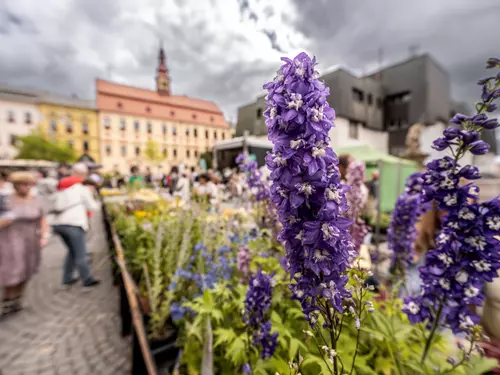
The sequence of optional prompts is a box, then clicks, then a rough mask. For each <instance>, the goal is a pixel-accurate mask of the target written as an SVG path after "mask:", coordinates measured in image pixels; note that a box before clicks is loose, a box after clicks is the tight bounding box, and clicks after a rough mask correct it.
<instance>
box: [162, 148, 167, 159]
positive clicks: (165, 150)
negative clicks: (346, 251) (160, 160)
mask: <svg viewBox="0 0 500 375" xmlns="http://www.w3.org/2000/svg"><path fill="white" fill-rule="evenodd" d="M163 157H164V158H166V157H167V149H166V148H164V149H163Z"/></svg>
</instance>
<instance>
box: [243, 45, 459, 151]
mask: <svg viewBox="0 0 500 375" xmlns="http://www.w3.org/2000/svg"><path fill="white" fill-rule="evenodd" d="M321 78H322V79H323V80H324V81H325V83H326V85H327V86H328V87H329V88H330V96H329V99H328V101H329V103H330V105H331V106H332V107H333V108H335V111H336V113H337V116H338V117H343V118H345V119H347V120H349V124H351V123H353V124H357V125H356V126H359V125H360V126H362V127H366V128H368V129H371V130H376V131H381V132H388V133H389V137H388V139H389V141H388V142H389V145H388V150H389V152H390V153H391V154H394V155H400V154H401V153H402V152H403V151H404V148H405V139H406V134H407V131H408V128H409V127H410V125H412V124H414V123H416V122H421V123H424V124H426V125H431V124H435V123H436V122H438V121H441V122H445V123H446V122H447V121H448V119H449V118H450V114H451V111H452V109H454V108H455V107H456V104H455V103H453V102H452V100H451V95H450V80H449V77H448V73H447V72H446V71H445V70H444V69H443V68H442V67H441V66H440V65H439V64H438V63H437V62H436V61H435V60H434V59H433V58H432V57H431V56H430V55H428V54H423V55H419V56H414V57H411V58H409V59H408V60H406V61H403V62H400V63H398V64H395V65H392V66H389V67H386V68H383V69H381V70H380V71H377V72H376V73H373V74H370V75H367V76H362V77H357V76H355V75H353V74H351V73H350V72H348V71H347V70H345V69H337V70H335V71H333V72H330V73H327V74H325V75H323V76H322V77H321ZM265 108H266V106H265V99H264V96H261V97H259V98H258V99H257V101H256V102H254V103H251V104H248V105H245V106H243V107H241V108H239V110H238V122H237V125H236V136H240V135H242V134H243V132H244V131H245V130H248V131H249V132H250V134H252V135H265V134H266V133H267V129H266V126H265V124H264V117H263V112H264V110H265ZM462 109H464V108H462Z"/></svg>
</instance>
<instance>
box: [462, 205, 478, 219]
mask: <svg viewBox="0 0 500 375" xmlns="http://www.w3.org/2000/svg"><path fill="white" fill-rule="evenodd" d="M458 217H459V218H460V219H464V220H473V219H475V218H476V215H475V214H474V213H473V212H472V211H471V210H469V209H468V208H462V209H461V210H460V211H458Z"/></svg>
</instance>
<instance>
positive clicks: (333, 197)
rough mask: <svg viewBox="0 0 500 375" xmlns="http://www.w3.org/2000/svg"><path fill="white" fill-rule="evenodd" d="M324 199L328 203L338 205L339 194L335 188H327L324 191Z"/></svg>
mask: <svg viewBox="0 0 500 375" xmlns="http://www.w3.org/2000/svg"><path fill="white" fill-rule="evenodd" d="M326 197H327V198H328V200H329V201H335V202H336V203H337V204H340V192H339V191H338V190H337V189H335V188H330V187H329V188H327V189H326Z"/></svg>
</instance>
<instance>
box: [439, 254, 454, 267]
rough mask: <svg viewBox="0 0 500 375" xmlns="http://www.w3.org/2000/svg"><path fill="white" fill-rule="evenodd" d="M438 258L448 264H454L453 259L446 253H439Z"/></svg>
mask: <svg viewBox="0 0 500 375" xmlns="http://www.w3.org/2000/svg"><path fill="white" fill-rule="evenodd" d="M438 259H439V260H440V261H441V262H443V263H444V264H445V265H446V266H450V265H451V264H453V259H452V258H451V257H449V256H448V255H446V254H443V253H441V254H439V255H438Z"/></svg>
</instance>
